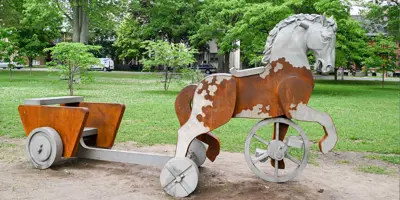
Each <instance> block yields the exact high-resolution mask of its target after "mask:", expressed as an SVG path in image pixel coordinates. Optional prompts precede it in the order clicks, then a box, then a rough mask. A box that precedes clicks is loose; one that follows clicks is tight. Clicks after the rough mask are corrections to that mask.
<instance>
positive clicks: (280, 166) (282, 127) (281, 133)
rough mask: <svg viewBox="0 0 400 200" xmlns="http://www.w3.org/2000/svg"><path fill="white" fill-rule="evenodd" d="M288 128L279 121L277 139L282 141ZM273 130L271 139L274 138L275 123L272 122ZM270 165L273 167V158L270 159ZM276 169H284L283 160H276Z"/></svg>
mask: <svg viewBox="0 0 400 200" xmlns="http://www.w3.org/2000/svg"><path fill="white" fill-rule="evenodd" d="M288 129H289V125H287V124H283V123H280V124H279V140H280V141H283V140H284V139H285V136H286V133H287V131H288ZM273 131H274V132H273V133H272V139H273V140H275V138H276V136H275V133H276V132H275V131H276V123H274V130H273ZM271 165H272V167H275V160H274V159H271ZM278 169H285V162H284V160H280V161H278Z"/></svg>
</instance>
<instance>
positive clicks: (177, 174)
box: [160, 158, 199, 197]
mask: <svg viewBox="0 0 400 200" xmlns="http://www.w3.org/2000/svg"><path fill="white" fill-rule="evenodd" d="M198 181H199V169H198V168H197V165H196V163H194V162H193V161H192V160H191V159H189V158H172V159H171V160H169V161H168V162H167V164H165V166H164V168H163V169H162V171H161V174H160V182H161V186H162V187H163V188H164V191H165V192H166V193H168V194H169V195H171V196H173V197H186V196H188V195H189V194H191V193H192V192H193V191H194V190H195V189H196V187H197V183H198Z"/></svg>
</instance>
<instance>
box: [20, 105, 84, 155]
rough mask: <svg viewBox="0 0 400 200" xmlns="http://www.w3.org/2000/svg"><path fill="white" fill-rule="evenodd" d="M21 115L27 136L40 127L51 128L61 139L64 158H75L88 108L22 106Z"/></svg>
mask: <svg viewBox="0 0 400 200" xmlns="http://www.w3.org/2000/svg"><path fill="white" fill-rule="evenodd" d="M18 111H19V115H20V117H21V121H22V124H23V126H24V130H25V133H26V135H27V136H28V135H29V133H30V132H31V131H32V130H34V129H35V128H38V127H51V128H53V129H55V130H56V131H57V132H58V133H59V134H60V137H61V140H62V143H63V145H64V151H63V157H65V158H69V157H73V156H74V155H75V153H76V151H77V149H78V144H79V139H80V138H81V134H82V130H83V128H84V126H85V123H86V120H87V118H88V116H89V110H88V109H87V108H71V107H56V106H31V105H20V106H19V107H18Z"/></svg>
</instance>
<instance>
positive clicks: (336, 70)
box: [333, 67, 338, 81]
mask: <svg viewBox="0 0 400 200" xmlns="http://www.w3.org/2000/svg"><path fill="white" fill-rule="evenodd" d="M333 72H334V73H335V81H337V72H338V69H337V68H336V67H335V68H333Z"/></svg>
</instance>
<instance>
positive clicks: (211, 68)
mask: <svg viewBox="0 0 400 200" xmlns="http://www.w3.org/2000/svg"><path fill="white" fill-rule="evenodd" d="M194 68H195V69H198V70H201V71H202V72H204V73H206V74H212V73H216V72H217V68H216V67H214V66H212V65H211V64H207V63H203V64H200V65H198V66H197V67H194Z"/></svg>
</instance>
